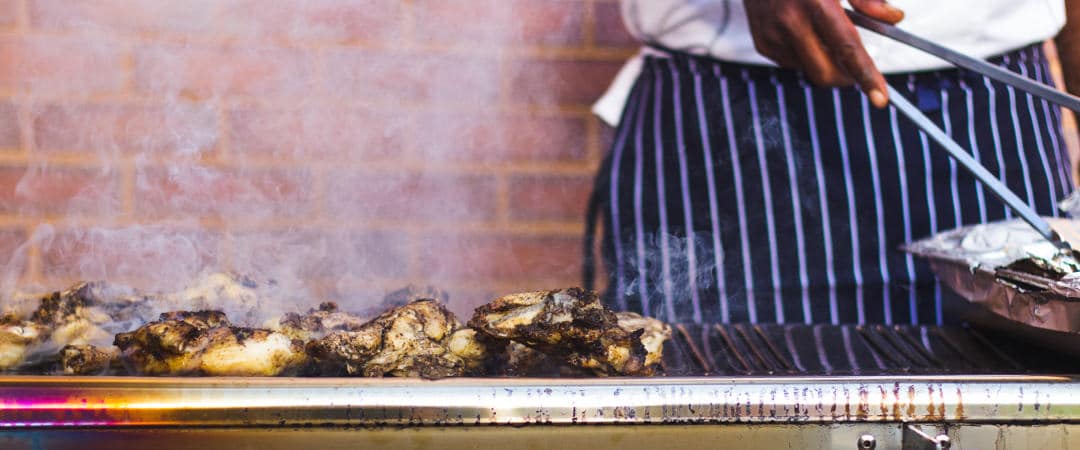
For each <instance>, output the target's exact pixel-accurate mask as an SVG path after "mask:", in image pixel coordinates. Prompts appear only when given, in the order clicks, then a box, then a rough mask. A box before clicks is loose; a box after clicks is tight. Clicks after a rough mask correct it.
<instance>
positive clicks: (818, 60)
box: [743, 0, 904, 108]
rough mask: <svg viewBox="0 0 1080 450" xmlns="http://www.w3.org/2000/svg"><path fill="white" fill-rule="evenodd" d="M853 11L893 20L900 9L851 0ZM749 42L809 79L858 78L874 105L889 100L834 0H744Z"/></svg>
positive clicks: (878, 1) (839, 82) (827, 82)
mask: <svg viewBox="0 0 1080 450" xmlns="http://www.w3.org/2000/svg"><path fill="white" fill-rule="evenodd" d="M850 3H851V6H853V7H854V8H855V9H856V10H857V11H859V12H861V13H863V14H866V15H867V16H870V17H873V18H875V19H878V20H881V21H884V22H888V23H891V24H895V23H897V22H899V21H900V20H901V19H903V18H904V12H903V11H900V10H899V9H896V8H894V7H892V6H890V5H889V4H888V3H886V2H885V0H850ZM743 4H744V5H745V6H746V15H747V17H748V18H749V20H750V32H751V34H752V35H753V37H754V46H755V48H757V51H758V52H759V53H761V54H762V55H764V56H766V57H768V58H769V59H772V60H773V61H775V62H776V63H777V64H779V65H780V66H781V67H787V68H791V69H799V70H802V71H803V72H805V73H806V75H807V77H809V78H810V81H812V82H814V84H818V85H821V86H850V85H852V84H856V83H857V84H858V85H859V86H860V88H862V90H863V92H865V93H866V94H867V95H868V96H869V97H870V101H871V102H872V103H873V104H874V106H877V107H878V108H883V107H885V106H886V105H887V104H888V103H889V97H888V94H887V92H888V90H887V89H886V85H885V77H883V76H882V75H881V72H878V70H877V67H876V66H874V61H872V60H871V59H870V55H868V54H867V53H866V49H865V48H863V44H862V39H860V38H859V34H858V33H857V32H856V31H855V25H854V24H852V23H851V20H850V19H848V17H847V15H846V14H844V9H843V7H842V6H840V2H839V0H747V1H745V2H743Z"/></svg>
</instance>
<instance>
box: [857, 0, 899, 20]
mask: <svg viewBox="0 0 1080 450" xmlns="http://www.w3.org/2000/svg"><path fill="white" fill-rule="evenodd" d="M849 1H850V2H851V6H852V7H854V8H855V10H856V11H858V12H861V13H863V14H866V15H867V16H870V17H872V18H874V19H877V20H880V21H882V22H888V23H890V24H896V23H897V22H899V21H901V20H904V11H901V10H900V9H898V8H896V7H894V6H892V5H890V4H889V3H888V2H886V1H885V0H849Z"/></svg>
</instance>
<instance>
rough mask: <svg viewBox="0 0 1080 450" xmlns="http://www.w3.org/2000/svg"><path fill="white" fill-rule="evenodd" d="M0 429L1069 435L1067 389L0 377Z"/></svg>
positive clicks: (699, 381)
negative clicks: (1053, 427)
mask: <svg viewBox="0 0 1080 450" xmlns="http://www.w3.org/2000/svg"><path fill="white" fill-rule="evenodd" d="M0 399H2V400H0V428H7V429H37V428H48V429H53V428H71V427H101V428H127V427H305V426H313V425H317V426H404V427H415V426H439V427H446V426H481V425H507V426H520V425H611V424H614V425H645V424H725V423H729V424H730V423H735V424H738V423H741V424H754V423H756V424H770V423H772V424H775V423H796V424H828V423H856V422H857V423H920V422H921V423H927V422H931V423H942V422H946V423H947V422H957V423H959V422H963V423H995V424H1004V423H1007V424H1046V423H1080V379H1078V378H1076V377H1070V376H999V375H982V376H951V377H950V376H945V377H942V376H906V377H881V376H869V377H685V378H684V377H658V378H620V379H613V378H605V379H536V378H525V379H520V378H471V379H470V378H457V379H446V380H437V381H431V380H427V381H425V380H413V379H364V378H231V379H217V378H139V377H94V378H86V377H49V376H19V377H7V378H0Z"/></svg>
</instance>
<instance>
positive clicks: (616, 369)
mask: <svg viewBox="0 0 1080 450" xmlns="http://www.w3.org/2000/svg"><path fill="white" fill-rule="evenodd" d="M262 288H270V289H268V290H261V289H262ZM273 291H274V285H273V283H258V282H256V281H254V280H253V279H251V278H248V277H244V276H239V275H236V274H227V273H215V274H210V275H208V276H206V277H203V278H201V279H199V280H196V281H195V282H194V283H193V284H192V285H190V286H188V287H186V288H184V289H181V290H179V291H176V292H171V293H162V294H145V293H140V292H137V291H135V290H133V289H129V288H125V287H121V286H114V285H110V284H107V283H79V284H76V285H75V286H72V287H71V288H69V289H67V290H64V291H59V292H54V293H50V294H47V295H43V296H40V297H38V299H37V302H38V305H37V308H36V309H34V310H33V311H32V312H29V313H27V314H24V315H20V314H17V313H14V312H9V313H7V314H4V315H2V316H0V371H9V370H15V371H18V372H20V373H62V374H67V375H96V374H114V375H116V374H132V375H155V376H193V375H194V376H281V375H303V376H366V377H382V376H403V377H422V378H444V377H454V376H559V375H563V376H587V375H601V376H616V375H633V376H648V375H653V374H656V373H657V372H658V371H660V362H661V359H662V358H661V356H662V352H663V348H664V343H665V342H666V341H667V340H668V339H669V338H670V337H671V328H670V327H669V326H668V325H667V324H665V323H663V322H661V321H659V320H656V319H653V318H648V317H643V316H641V315H638V314H634V313H626V312H620V313H616V312H613V311H611V310H610V309H608V308H607V307H606V306H604V305H603V304H601V303H600V301H599V298H598V297H597V295H596V294H595V293H592V292H587V291H584V290H581V289H576V288H570V289H561V290H553V291H543V292H530V293H523V294H515V295H508V296H504V297H500V298H498V299H496V300H494V301H492V302H491V303H489V304H486V305H482V306H480V307H479V308H477V309H476V311H475V313H474V315H473V317H472V318H471V320H470V321H469V323H468V325H466V324H463V323H462V322H461V321H459V320H458V319H457V318H456V317H455V316H454V314H453V313H451V312H450V311H449V310H448V309H446V307H445V302H446V300H447V296H446V294H445V292H443V291H441V290H439V289H436V288H433V287H416V286H410V287H407V288H404V289H401V290H398V291H394V292H391V293H390V294H388V295H387V296H386V297H385V298H384V299H383V301H382V303H381V304H379V306H378V307H377V308H378V309H377V310H372V309H369V310H365V311H362V312H360V313H355V312H349V311H344V310H342V309H341V308H340V307H339V306H338V305H337V304H336V303H333V302H324V303H321V304H319V305H318V306H317V307H314V308H311V309H309V310H308V311H307V312H306V313H286V314H284V315H283V316H281V317H280V318H278V319H276V320H271V321H269V322H265V323H264V327H263V328H249V327H244V326H239V325H237V324H234V323H233V321H232V320H230V317H229V316H233V315H234V314H235V315H236V317H239V318H240V319H239V320H240V322H241V323H244V322H250V320H248V319H251V317H249V316H252V315H253V314H255V311H257V309H258V308H259V305H260V299H261V298H260V296H261V295H268V294H269V293H271V292H273ZM226 311H228V312H226Z"/></svg>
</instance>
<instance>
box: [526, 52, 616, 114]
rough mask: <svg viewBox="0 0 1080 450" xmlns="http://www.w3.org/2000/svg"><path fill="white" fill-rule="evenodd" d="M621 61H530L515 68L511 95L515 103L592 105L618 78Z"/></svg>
mask: <svg viewBox="0 0 1080 450" xmlns="http://www.w3.org/2000/svg"><path fill="white" fill-rule="evenodd" d="M621 67H622V62H617V61H587V60H585V61H572V60H531V61H521V62H518V63H517V64H515V65H514V67H513V70H512V77H511V81H510V84H511V86H510V90H509V92H508V93H509V95H510V97H511V99H512V100H513V101H514V102H524V103H539V104H552V103H555V104H567V105H582V106H586V105H590V104H592V103H593V102H595V101H596V100H597V99H599V98H600V95H602V94H603V93H604V90H606V89H607V87H608V85H609V84H610V83H611V81H612V80H613V79H614V78H615V74H616V73H618V71H619V68H621Z"/></svg>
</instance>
